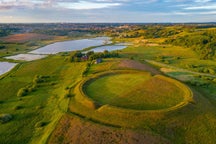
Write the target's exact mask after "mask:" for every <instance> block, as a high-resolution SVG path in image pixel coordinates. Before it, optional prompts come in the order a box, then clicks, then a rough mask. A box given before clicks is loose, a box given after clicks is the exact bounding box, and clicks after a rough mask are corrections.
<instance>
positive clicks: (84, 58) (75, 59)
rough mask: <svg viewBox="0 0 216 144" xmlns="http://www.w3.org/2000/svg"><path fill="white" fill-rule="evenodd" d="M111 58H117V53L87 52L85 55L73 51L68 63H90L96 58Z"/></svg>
mask: <svg viewBox="0 0 216 144" xmlns="http://www.w3.org/2000/svg"><path fill="white" fill-rule="evenodd" d="M112 57H119V54H118V52H109V51H107V50H105V51H104V52H98V53H95V52H94V51H89V52H87V53H86V54H84V53H82V52H81V51H75V52H72V53H71V54H70V61H71V62H80V61H87V60H89V61H92V60H96V59H98V58H112Z"/></svg>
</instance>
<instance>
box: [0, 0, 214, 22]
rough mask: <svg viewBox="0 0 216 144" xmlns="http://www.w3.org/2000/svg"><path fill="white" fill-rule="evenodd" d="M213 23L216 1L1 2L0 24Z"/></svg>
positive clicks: (67, 0) (0, 0) (36, 0)
mask: <svg viewBox="0 0 216 144" xmlns="http://www.w3.org/2000/svg"><path fill="white" fill-rule="evenodd" d="M22 22H30V23H31V22H216V0H0V23H22Z"/></svg>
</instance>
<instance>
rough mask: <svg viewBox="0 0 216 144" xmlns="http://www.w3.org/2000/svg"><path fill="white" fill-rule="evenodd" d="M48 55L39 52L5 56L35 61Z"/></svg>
mask: <svg viewBox="0 0 216 144" xmlns="http://www.w3.org/2000/svg"><path fill="white" fill-rule="evenodd" d="M44 57H46V55H37V54H18V55H14V56H9V57H5V58H6V59H13V60H22V61H33V60H37V59H42V58H44Z"/></svg>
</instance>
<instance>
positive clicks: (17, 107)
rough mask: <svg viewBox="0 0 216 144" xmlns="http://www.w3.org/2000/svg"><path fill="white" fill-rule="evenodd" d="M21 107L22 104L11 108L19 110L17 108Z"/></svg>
mask: <svg viewBox="0 0 216 144" xmlns="http://www.w3.org/2000/svg"><path fill="white" fill-rule="evenodd" d="M22 108H23V107H22V106H20V105H18V106H15V107H14V108H13V109H14V110H19V109H22Z"/></svg>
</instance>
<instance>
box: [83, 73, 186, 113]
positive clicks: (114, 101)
mask: <svg viewBox="0 0 216 144" xmlns="http://www.w3.org/2000/svg"><path fill="white" fill-rule="evenodd" d="M85 91H86V95H88V96H89V97H90V98H91V99H93V100H94V101H96V102H97V103H100V104H101V105H105V104H109V105H112V106H116V107H122V108H127V109H137V110H154V109H164V108H168V107H171V106H174V105H176V104H178V103H179V102H181V101H182V100H183V96H184V94H183V92H182V91H181V89H179V88H178V87H176V86H175V85H173V84H172V83H169V82H166V81H164V80H162V79H159V78H157V77H151V75H150V74H148V73H147V74H146V73H134V74H133V73H131V74H114V75H108V76H103V77H101V78H98V79H96V80H93V81H92V82H90V84H88V85H87V86H85Z"/></svg>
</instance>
